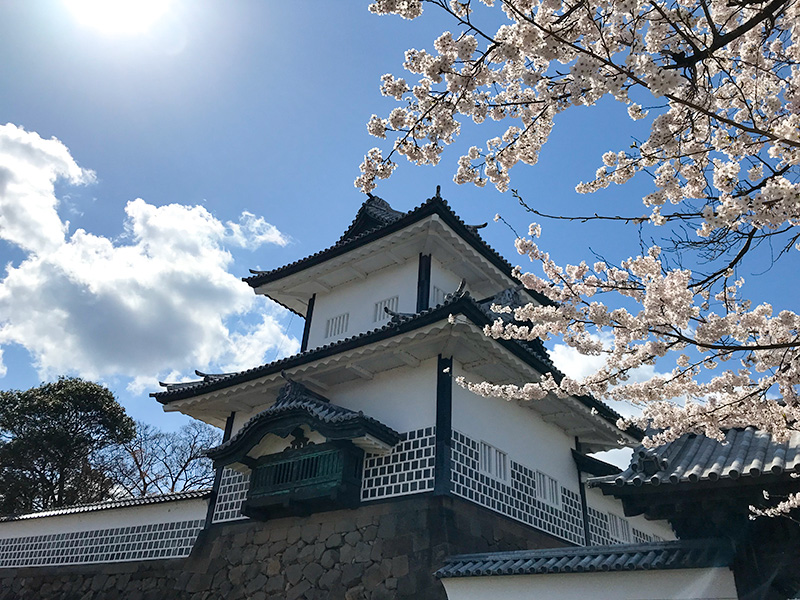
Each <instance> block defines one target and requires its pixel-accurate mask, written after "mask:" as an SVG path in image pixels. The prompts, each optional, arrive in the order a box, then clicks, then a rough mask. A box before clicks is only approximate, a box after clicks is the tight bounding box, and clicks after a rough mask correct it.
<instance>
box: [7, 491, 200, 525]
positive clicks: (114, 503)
mask: <svg viewBox="0 0 800 600" xmlns="http://www.w3.org/2000/svg"><path fill="white" fill-rule="evenodd" d="M210 496H211V490H210V489H206V490H194V491H190V492H175V493H173V494H158V495H154V496H143V497H141V498H125V499H121V500H108V501H106V502H96V503H94V504H76V505H74V506H64V507H62V508H54V509H51V510H42V511H39V512H32V513H25V514H20V515H9V516H5V517H0V523H2V522H8V521H23V520H27V519H40V518H43V517H57V516H60V515H73V514H77V513H87V512H96V511H100V510H112V509H114V508H128V507H131V506H147V505H150V504H163V503H165V502H177V501H179V500H202V499H205V498H208V497H210Z"/></svg>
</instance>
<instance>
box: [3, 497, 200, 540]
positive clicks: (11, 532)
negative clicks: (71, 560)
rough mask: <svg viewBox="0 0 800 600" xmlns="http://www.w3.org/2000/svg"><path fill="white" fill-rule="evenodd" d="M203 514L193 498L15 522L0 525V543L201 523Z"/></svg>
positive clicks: (196, 499)
mask: <svg viewBox="0 0 800 600" xmlns="http://www.w3.org/2000/svg"><path fill="white" fill-rule="evenodd" d="M207 510H208V500H207V499H204V498H194V499H189V500H176V501H174V502H161V503H158V504H147V505H145V506H129V507H125V508H113V509H110V510H94V511H91V512H81V513H76V514H70V515H57V516H52V517H36V518H27V519H19V520H16V521H8V522H0V539H4V538H10V537H18V536H23V535H46V534H48V533H70V532H73V531H88V530H90V529H107V528H109V527H128V526H130V525H149V524H151V523H170V522H172V521H186V520H189V519H192V520H194V519H205V517H206V511H207Z"/></svg>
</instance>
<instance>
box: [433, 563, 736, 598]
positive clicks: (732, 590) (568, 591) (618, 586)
mask: <svg viewBox="0 0 800 600" xmlns="http://www.w3.org/2000/svg"><path fill="white" fill-rule="evenodd" d="M442 582H443V583H444V587H445V591H446V592H447V598H448V600H485V599H486V598H492V599H493V600H523V599H524V600H532V599H534V598H535V599H539V598H541V599H543V600H544V599H546V600H587V599H588V598H591V599H592V600H667V599H671V600H701V599H703V600H735V598H737V595H736V586H735V584H734V580H733V573H732V572H731V571H730V569H727V568H706V569H675V570H664V571H623V572H619V571H614V572H603V573H557V574H548V575H504V576H495V577H454V578H448V579H443V580H442Z"/></svg>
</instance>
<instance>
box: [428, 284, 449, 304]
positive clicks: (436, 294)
mask: <svg viewBox="0 0 800 600" xmlns="http://www.w3.org/2000/svg"><path fill="white" fill-rule="evenodd" d="M446 295H447V292H445V291H444V290H443V289H441V288H438V287H436V286H435V285H434V286H433V288H432V289H431V296H432V298H431V300H432V301H433V302H432V304H433V306H438V305H439V304H444V297H445V296H446Z"/></svg>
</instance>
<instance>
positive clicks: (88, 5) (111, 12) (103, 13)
mask: <svg viewBox="0 0 800 600" xmlns="http://www.w3.org/2000/svg"><path fill="white" fill-rule="evenodd" d="M64 1H65V3H66V5H67V7H68V8H69V10H70V11H71V12H72V14H73V15H74V16H75V18H76V19H77V20H78V21H79V22H80V23H82V24H83V25H86V26H87V27H92V28H94V29H97V30H99V31H101V32H103V33H108V34H137V33H144V32H145V31H147V30H148V29H150V27H152V26H153V25H154V24H155V22H156V21H158V20H159V19H160V18H161V17H162V16H163V15H164V13H166V12H167V9H168V8H169V4H170V0H64Z"/></svg>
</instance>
